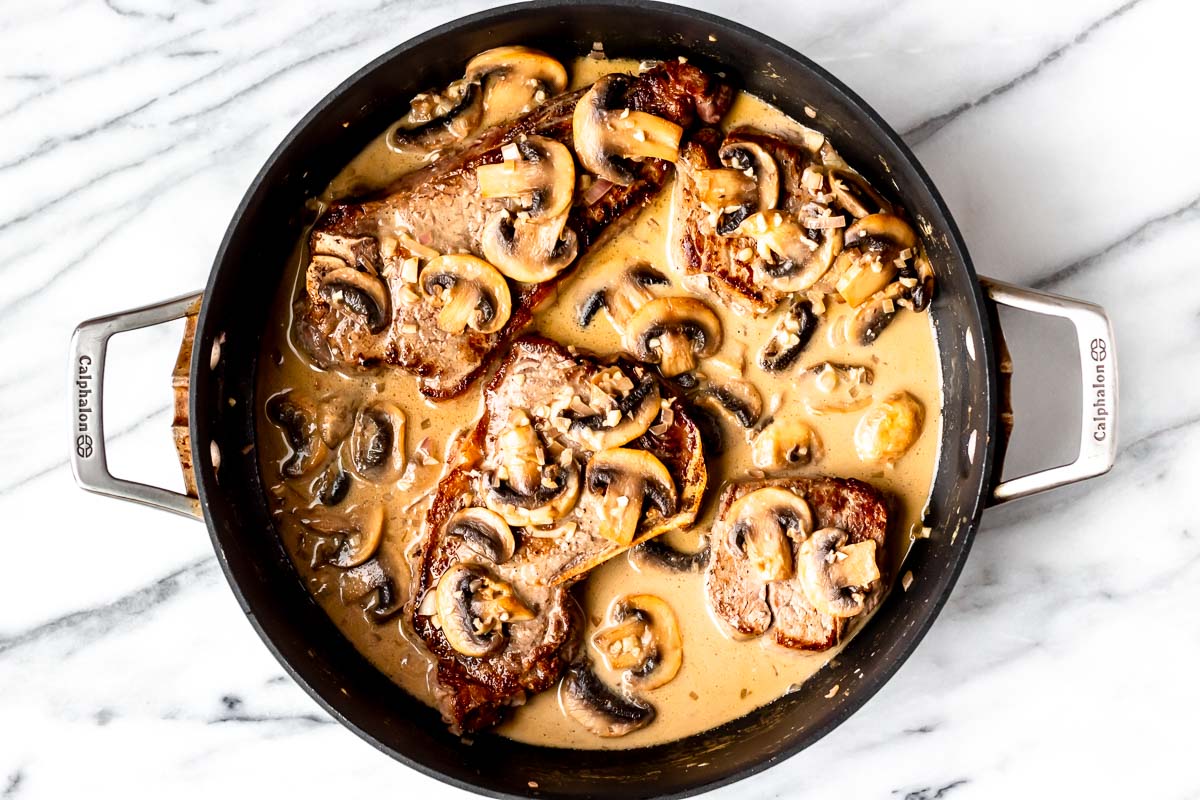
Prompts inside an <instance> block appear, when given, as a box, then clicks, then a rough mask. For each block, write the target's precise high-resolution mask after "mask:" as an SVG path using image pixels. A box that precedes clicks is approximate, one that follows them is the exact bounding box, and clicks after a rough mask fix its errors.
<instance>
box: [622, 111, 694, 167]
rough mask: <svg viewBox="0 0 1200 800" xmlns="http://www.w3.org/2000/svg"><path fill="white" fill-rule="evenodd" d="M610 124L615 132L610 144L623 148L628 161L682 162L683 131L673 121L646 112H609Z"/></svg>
mask: <svg viewBox="0 0 1200 800" xmlns="http://www.w3.org/2000/svg"><path fill="white" fill-rule="evenodd" d="M609 124H610V126H611V130H612V133H613V136H612V139H611V140H610V141H611V142H612V143H613V144H615V145H616V146H617V147H620V148H621V150H622V151H623V154H624V156H625V158H631V159H634V160H639V159H643V158H661V159H662V160H664V161H672V162H674V161H678V160H679V140H680V139H681V138H683V128H681V127H680V126H679V125H676V124H675V123H674V122H671V121H670V120H666V119H663V118H662V117H656V116H654V115H653V114H647V113H646V112H644V111H631V112H629V114H627V115H623V114H612V113H611V112H610V114H609Z"/></svg>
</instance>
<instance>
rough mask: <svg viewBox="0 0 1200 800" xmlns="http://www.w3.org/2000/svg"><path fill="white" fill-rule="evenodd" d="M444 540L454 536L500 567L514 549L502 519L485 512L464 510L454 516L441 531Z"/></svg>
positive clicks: (497, 515) (480, 509) (511, 536)
mask: <svg viewBox="0 0 1200 800" xmlns="http://www.w3.org/2000/svg"><path fill="white" fill-rule="evenodd" d="M442 530H443V534H444V535H445V536H456V537H458V538H460V539H462V540H463V543H464V544H466V546H467V547H468V548H470V549H471V550H473V551H474V552H476V553H478V554H479V555H481V556H483V557H484V558H486V559H488V560H489V561H491V562H492V563H493V564H503V563H504V562H505V561H508V560H509V559H510V558H512V555H513V552H514V551H515V550H516V548H517V542H516V539H515V538H514V537H513V532H512V528H510V527H508V523H507V522H505V521H504V517H502V516H500V515H499V514H497V513H496V512H495V511H492V510H491V509H487V508H464V509H460V510H459V511H456V512H454V514H452V515H451V516H450V519H448V520H446V526H445V528H443V529H442Z"/></svg>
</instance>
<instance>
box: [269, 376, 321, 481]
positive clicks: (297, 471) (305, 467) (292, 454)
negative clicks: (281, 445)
mask: <svg viewBox="0 0 1200 800" xmlns="http://www.w3.org/2000/svg"><path fill="white" fill-rule="evenodd" d="M266 411H267V419H269V420H271V422H273V423H274V424H275V425H276V426H277V427H279V429H280V430H282V431H283V436H284V439H285V440H286V441H287V445H288V449H289V452H288V456H287V458H286V459H284V460H283V462H282V463H281V464H280V465H279V472H280V474H282V475H283V477H285V478H299V477H302V476H304V475H307V474H308V473H310V472H312V471H313V470H314V469H315V468H316V467H317V465H319V464H321V463H322V462H324V461H325V459H326V457H327V456H328V455H329V448H328V447H326V445H325V441H324V440H323V439H322V438H321V436H320V435H319V432H318V428H317V423H316V421H315V416H316V415H315V412H314V411H313V409H312V408H311V407H310V405H309V404H308V403H306V402H305V401H304V399H303V398H302V397H300V396H299V395H297V394H295V393H293V392H290V391H288V392H282V393H280V394H277V395H273V396H272V397H271V398H270V399H268V400H267V405H266Z"/></svg>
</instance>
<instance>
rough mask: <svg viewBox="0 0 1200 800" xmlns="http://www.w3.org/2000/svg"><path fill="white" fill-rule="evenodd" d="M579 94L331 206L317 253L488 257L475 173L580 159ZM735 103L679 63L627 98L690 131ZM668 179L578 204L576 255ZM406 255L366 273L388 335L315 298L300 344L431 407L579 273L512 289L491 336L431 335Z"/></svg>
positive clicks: (652, 173)
mask: <svg viewBox="0 0 1200 800" xmlns="http://www.w3.org/2000/svg"><path fill="white" fill-rule="evenodd" d="M583 93H584V90H580V91H576V92H571V93H568V94H563V95H560V96H558V97H555V98H552V99H551V100H549V101H548V102H547V103H546V104H545V105H542V106H540V107H538V108H536V109H534V110H533V111H530V112H529V113H527V114H525V115H524V116H522V117H520V118H518V119H517V120H515V121H513V122H512V123H510V124H508V125H504V126H500V127H497V128H493V129H491V130H488V131H487V132H485V133H484V134H483V135H482V136H481V137H480V138H479V139H478V140H476V141H475V142H474V143H472V144H470V145H469V146H467V147H466V149H464V150H461V151H460V152H457V153H449V154H444V155H443V156H442V157H441V158H440V159H438V160H437V161H436V162H434V163H433V164H431V165H430V166H428V167H426V168H424V169H421V170H418V171H416V172H413V173H410V174H409V175H406V176H404V177H403V178H401V179H400V180H399V181H398V182H397V183H396V184H395V185H394V186H392V187H390V188H389V189H388V190H387V191H386V192H384V193H383V194H382V196H379V197H374V198H368V199H365V200H363V201H361V202H352V203H339V204H336V205H334V206H333V207H331V208H330V209H329V211H328V212H327V213H326V214H325V216H324V217H323V218H322V219H321V220H320V221H319V222H318V223H317V225H316V226H315V227H314V229H313V231H312V234H311V237H310V242H309V247H310V253H311V252H313V251H315V250H316V249H317V245H318V240H319V239H320V237H336V238H337V240H338V241H340V242H344V243H353V242H359V241H367V242H371V243H374V242H375V241H377V240H379V241H382V238H381V237H389V238H393V239H394V238H395V237H399V236H401V235H403V236H407V237H410V238H411V239H412V240H414V241H415V242H416V243H418V244H419V245H422V246H424V247H426V248H432V249H433V250H435V251H437V252H439V253H459V252H469V253H472V254H475V255H482V247H481V241H480V239H481V235H482V232H483V229H484V226H485V222H486V221H487V220H488V219H489V218H490V217H491V215H492V214H493V213H495V212H497V211H499V210H500V209H501V207H502V206H501V200H500V199H496V198H491V199H489V198H483V197H481V196H480V193H479V189H478V183H477V180H476V177H475V169H476V168H477V167H479V166H481V165H484V164H493V163H496V162H499V161H501V160H502V155H501V147H502V146H503V145H505V144H507V143H509V142H513V141H516V140H517V139H518V138H519V137H521V136H523V135H534V134H536V135H538V136H544V137H547V138H550V139H555V140H558V141H561V142H562V143H563V144H565V145H566V146H567V147H568V148H570V149H572V151H573V148H574V143H573V137H572V128H571V120H572V113H573V111H574V109H575V105H576V103H577V102H578V101H579V98H580V97H581V96H582V95H583ZM731 100H732V90H731V89H730V88H729V87H728V86H727V85H725V84H723V83H721V82H720V81H718V80H716V79H715V78H713V77H712V76H710V75H708V74H707V73H705V72H703V71H702V70H700V69H699V68H698V67H695V66H693V65H691V64H679V63H678V62H667V63H664V64H660V65H658V66H656V67H654V68H652V69H650V70H648V71H647V72H645V73H643V74H642V75H639V76H637V77H635V78H633V79H632V80H631V82H630V89H629V92H628V94H627V97H626V102H627V103H628V105H629V107H630V108H632V109H633V110H636V111H644V112H647V113H650V114H654V115H656V116H660V117H663V118H665V119H668V120H671V121H672V122H675V123H678V124H680V125H682V126H684V128H685V129H686V128H688V127H690V126H692V125H693V124H694V123H695V122H696V120H697V119H700V120H702V121H704V122H715V121H717V120H719V119H720V117H721V116H722V115H723V114H724V113H725V111H726V110H727V109H728V107H729V104H730V102H731ZM670 174H671V164H669V163H668V162H664V161H659V160H655V159H648V160H646V161H644V162H643V163H641V164H640V165H639V166H638V169H637V172H636V179H635V180H634V182H633V183H632V184H631V185H629V186H623V187H622V186H614V187H612V188H611V189H610V190H609V191H607V192H606V193H605V194H604V195H603V196H602V197H600V198H599V199H598V200H597V201H595V202H594V203H592V204H591V205H587V204H585V203H583V202H582V200H581V199H580V198H579V197H578V196H577V197H576V199H575V204H574V205H573V206H572V208H571V210H570V213H569V216H568V221H567V227H569V228H570V229H571V230H573V231H574V232H575V234H576V237H577V239H578V243H579V253H580V255H582V254H583V253H584V252H585V251H586V250H587V249H588V248H590V247H592V246H594V245H595V244H596V243H597V242H598V241H599V240H600V239H601V238H602V237H604V236H606V235H608V234H610V233H611V232H613V231H615V230H616V229H617V228H618V227H619V225H620V223H622V222H623V221H625V220H627V219H628V218H630V217H631V216H632V213H631V212H634V211H636V210H638V209H640V208H642V207H644V206H645V205H646V204H647V203H648V202H649V201H650V200H651V199H653V197H654V196H655V195H656V194H657V193H658V191H659V190H660V189H661V188H662V187H663V185H664V184H665V183H666V181H667V179H668V177H669V176H670ZM378 250H379V248H376V252H378ZM411 255H413V253H412V252H411V251H410V250H408V249H406V247H405V245H404V244H403V239H401V244H400V245H399V246H398V247H395V248H394V250H392V251H391V252H388V253H385V254H383V255H382V256H378V257H377V260H376V261H375V262H374V263H371V262H367V263H366V264H365V265H363V266H362V267H360V269H362V268H365V269H367V270H368V271H370V270H375V271H377V272H379V273H380V274H381V275H383V277H384V279H385V282H386V284H387V288H388V292H389V295H390V300H391V303H390V306H391V307H390V320H389V321H388V324H387V325H386V327H383V328H382V329H381V330H379V329H377V330H376V331H375V332H372V331H371V330H369V329H368V327H367V326H366V325H365V324H363V323H362V321H361V320H359V319H358V318H357V317H354V316H353V315H347V314H343V313H341V312H340V310H339V308H337V307H335V306H332V305H331V304H330V303H329V302H328V301H327V299H325V298H323V297H322V296H321V295H320V293H318V292H316V291H315V290H313V289H312V288H311V287H310V288H309V291H307V292H306V293H305V294H304V295H303V296H302V297H301V298H300V299H299V301H298V303H297V313H296V319H297V323H296V331H297V338H298V340H299V341H300V343H301V344H302V345H303V346H304V347H305V349H306V350H308V352H309V353H310V354H311V355H312V356H313V358H314V359H315V360H316V361H317V362H318V363H319V364H321V365H322V366H325V367H331V366H347V365H359V366H364V365H371V364H376V363H386V364H394V365H396V366H399V367H400V368H402V369H404V370H407V371H409V372H411V373H413V374H415V375H417V376H418V377H419V384H420V389H421V392H422V393H423V394H425V395H426V396H427V397H431V398H438V399H442V398H448V397H453V396H455V395H457V394H460V393H461V392H462V391H463V390H464V389H465V388H466V387H467V386H468V385H470V383H471V382H472V381H473V380H475V379H476V378H477V377H478V376H479V375H480V373H481V372H482V371H483V370H484V369H485V368H486V366H487V363H488V359H489V356H490V355H491V354H492V353H494V352H496V351H497V350H499V349H502V348H503V346H504V345H505V344H506V343H508V342H510V341H511V340H512V339H513V338H514V337H516V336H517V335H518V334H519V333H520V332H521V331H522V330H523V329H524V328H525V327H526V326H527V325H528V324H529V321H530V319H531V317H532V314H533V311H534V310H535V309H536V308H537V307H538V305H539V304H540V303H541V302H543V301H544V300H546V299H547V298H548V297H550V296H551V295H552V293H553V292H554V291H555V286H556V285H557V283H558V282H559V281H560V280H562V279H563V278H565V277H567V275H569V274H570V272H571V269H572V267H568V268H567V269H566V270H564V271H563V272H562V273H560V274H559V275H558V276H557V277H555V278H552V279H551V280H549V281H546V282H544V283H540V284H518V283H516V282H510V288H511V291H512V295H513V309H512V315H511V317H510V318H509V321H508V323H507V324H506V325H505V326H504V327H503V328H502V329H501V330H499V331H497V332H495V333H491V334H484V333H480V332H478V331H474V330H471V329H468V330H466V331H464V332H463V333H462V334H449V333H446V332H444V331H442V330H441V329H439V328H438V327H437V325H436V324H435V322H434V320H435V318H436V310H435V309H433V308H432V307H431V306H430V305H429V304H428V303H425V302H422V301H421V300H420V298H419V297H417V298H415V299H414V297H413V295H412V294H411V292H409V293H407V294H406V293H405V292H404V291H403V289H404V288H405V286H404V281H402V280H401V279H400V278H399V273H400V265H401V263H402V262H403V261H404V260H405V259H407V258H409V257H410V256H411ZM578 260H579V259H578V258H576V262H575V263H578Z"/></svg>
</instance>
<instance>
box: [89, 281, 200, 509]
mask: <svg viewBox="0 0 1200 800" xmlns="http://www.w3.org/2000/svg"><path fill="white" fill-rule="evenodd" d="M203 296H204V295H203V294H202V293H196V294H187V295H183V296H181V297H176V298H174V299H172V300H165V301H163V302H161V303H155V304H153V305H148V306H143V307H142V308H135V309H132V310H130V311H123V312H121V313H118V314H110V315H108V316H105V317H96V318H95V319H90V320H88V321H86V322H83V323H80V325H79V327H78V328H76V329H75V335H74V336H72V337H71V471H72V472H73V473H75V482H76V483H78V484H79V485H80V486H81V487H83V488H84V489H87V490H88V491H89V492H96V493H97V494H103V495H108V496H109V497H118V498H120V499H122V500H130V501H133V502H135V503H141V504H143V505H147V506H151V507H153V508H160V509H162V510H164V511H172V512H174V513H176V514H181V515H183V516H185V517H191V518H193V519H200V518H201V516H202V515H201V512H200V501H199V500H197V499H196V498H195V497H190V496H188V495H186V494H180V493H179V492H173V491H171V490H170V489H163V488H161V487H158V486H148V485H146V484H144V483H137V482H136V481H129V480H124V479H122V478H117V477H115V476H114V475H113V474H112V473H111V472H109V471H108V461H107V458H106V455H105V441H104V357H105V354H106V352H107V350H108V340H109V338H110V337H111V336H112V335H113V334H116V333H124V332H126V331H132V330H137V329H138V328H146V327H149V326H151V325H160V324H162V323H164V322H171V321H172V320H176V319H180V318H181V317H185V316H188V315H189V313H190V314H195V313H196V310H197V309H198V308H199V306H200V300H201V298H202V297H203Z"/></svg>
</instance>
